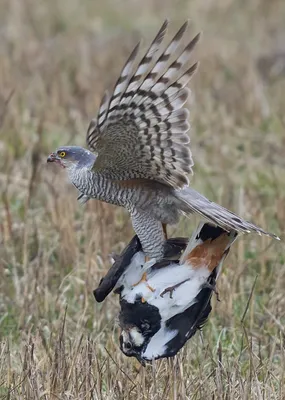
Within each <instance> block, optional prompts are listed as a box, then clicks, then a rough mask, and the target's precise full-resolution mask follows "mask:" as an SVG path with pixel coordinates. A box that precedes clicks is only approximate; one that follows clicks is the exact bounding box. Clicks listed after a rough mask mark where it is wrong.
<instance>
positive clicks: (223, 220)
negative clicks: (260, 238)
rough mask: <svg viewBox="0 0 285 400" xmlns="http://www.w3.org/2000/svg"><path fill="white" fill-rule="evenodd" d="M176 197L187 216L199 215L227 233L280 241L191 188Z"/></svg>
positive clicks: (177, 191) (176, 193)
mask: <svg viewBox="0 0 285 400" xmlns="http://www.w3.org/2000/svg"><path fill="white" fill-rule="evenodd" d="M175 196H176V198H177V199H178V200H179V207H180V210H181V211H183V212H184V213H185V214H193V213H196V214H199V215H200V216H202V217H204V218H205V219H206V220H208V221H210V222H211V223H212V224H214V225H217V226H220V227H221V228H223V229H225V230H226V231H231V230H234V231H236V232H240V233H250V232H256V233H257V234H259V235H266V236H270V237H272V238H274V239H277V240H280V238H279V237H278V236H276V235H274V234H273V233H269V232H266V231H264V230H263V229H262V228H259V227H258V226H256V225H254V224H253V223H251V222H248V221H245V220H244V219H242V218H240V217H239V216H238V215H236V214H234V213H233V212H231V211H229V210H227V209H226V208H224V207H222V206H219V205H218V204H216V203H214V202H212V201H210V200H208V199H207V198H206V197H204V196H203V195H201V194H200V193H198V192H196V190H194V189H192V188H190V187H186V188H184V189H182V190H176V191H175Z"/></svg>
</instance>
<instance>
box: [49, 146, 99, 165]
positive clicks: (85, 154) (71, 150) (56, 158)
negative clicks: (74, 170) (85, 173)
mask: <svg viewBox="0 0 285 400" xmlns="http://www.w3.org/2000/svg"><path fill="white" fill-rule="evenodd" d="M95 159H96V156H95V154H93V153H91V152H90V151H89V150H87V149H84V148H83V147H79V146H63V147H59V148H58V149H57V150H56V151H55V152H54V153H51V154H50V155H49V156H48V159H47V162H55V163H57V164H59V165H60V166H61V167H63V168H71V167H74V166H78V167H90V166H92V165H93V164H94V162H95Z"/></svg>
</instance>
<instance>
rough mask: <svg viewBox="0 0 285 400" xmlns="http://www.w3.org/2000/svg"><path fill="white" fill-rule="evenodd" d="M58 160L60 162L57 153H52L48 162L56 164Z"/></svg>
mask: <svg viewBox="0 0 285 400" xmlns="http://www.w3.org/2000/svg"><path fill="white" fill-rule="evenodd" d="M56 160H58V158H57V155H56V153H51V154H50V155H49V156H48V158H47V162H54V161H56Z"/></svg>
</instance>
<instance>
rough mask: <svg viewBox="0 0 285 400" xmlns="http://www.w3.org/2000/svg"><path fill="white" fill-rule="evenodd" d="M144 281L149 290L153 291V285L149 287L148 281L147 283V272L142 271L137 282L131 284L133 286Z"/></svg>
mask: <svg viewBox="0 0 285 400" xmlns="http://www.w3.org/2000/svg"><path fill="white" fill-rule="evenodd" d="M142 282H145V283H146V287H147V288H148V289H149V290H150V291H151V292H155V289H154V288H153V287H151V286H150V285H149V284H148V283H147V273H146V272H144V273H143V275H142V277H141V279H140V280H139V281H138V282H137V283H134V284H133V287H135V286H138V285H139V284H140V283H142Z"/></svg>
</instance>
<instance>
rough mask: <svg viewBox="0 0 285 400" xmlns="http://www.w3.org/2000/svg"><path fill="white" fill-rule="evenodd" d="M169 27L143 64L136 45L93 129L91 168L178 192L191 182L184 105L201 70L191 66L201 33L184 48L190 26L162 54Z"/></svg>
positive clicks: (161, 32) (90, 136)
mask: <svg viewBox="0 0 285 400" xmlns="http://www.w3.org/2000/svg"><path fill="white" fill-rule="evenodd" d="M167 26H168V21H165V22H164V24H163V25H162V27H161V28H160V30H159V32H158V34H157V35H156V37H155V39H154V40H153V42H152V43H151V45H150V47H149V49H148V50H147V52H146V54H145V56H144V57H143V58H142V59H141V61H137V58H138V50H139V45H137V46H136V47H135V49H134V50H133V52H132V53H131V55H130V57H129V59H128V60H127V62H126V64H125V66H124V67H123V69H122V72H121V75H120V77H119V79H118V80H117V82H116V84H115V87H114V90H113V93H112V95H111V96H109V95H108V94H107V93H106V94H105V95H104V97H103V99H102V102H101V105H100V107H99V112H98V117H97V120H92V121H91V123H90V125H89V128H88V131H87V144H88V147H89V149H90V150H91V151H94V152H96V153H98V157H97V159H96V161H95V164H94V167H93V168H94V170H95V171H99V172H101V173H102V174H104V176H106V177H107V178H110V179H116V180H131V179H136V178H140V179H141V178H142V179H151V180H156V181H160V182H162V183H164V184H167V185H169V186H172V187H174V188H180V187H182V186H184V185H185V184H188V177H187V175H188V174H189V173H192V168H191V167H192V166H193V161H192V156H191V152H190V149H189V146H188V143H189V137H188V135H187V131H188V130H189V128H190V125H189V123H188V116H189V112H188V110H187V109H186V108H183V106H184V104H185V102H186V101H187V98H188V96H189V93H190V90H189V89H188V88H186V85H187V84H188V82H189V80H190V79H191V77H192V75H193V74H194V72H195V71H196V69H197V63H195V64H193V65H191V66H190V67H189V66H188V62H189V59H190V56H191V53H192V50H193V49H194V47H195V45H196V44H197V42H198V40H199V35H197V36H195V37H194V39H193V40H192V41H191V42H190V43H189V44H188V45H187V46H186V47H184V48H182V49H181V47H182V38H183V36H184V34H185V32H186V29H187V26H188V22H186V23H184V25H183V26H182V27H181V28H180V29H179V31H178V32H177V33H176V35H175V36H174V38H173V39H172V40H171V41H170V43H169V44H168V45H167V46H166V48H165V50H164V46H162V41H163V39H164V37H165V34H166V30H167ZM179 48H180V49H179ZM135 65H137V66H136V67H135Z"/></svg>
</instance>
